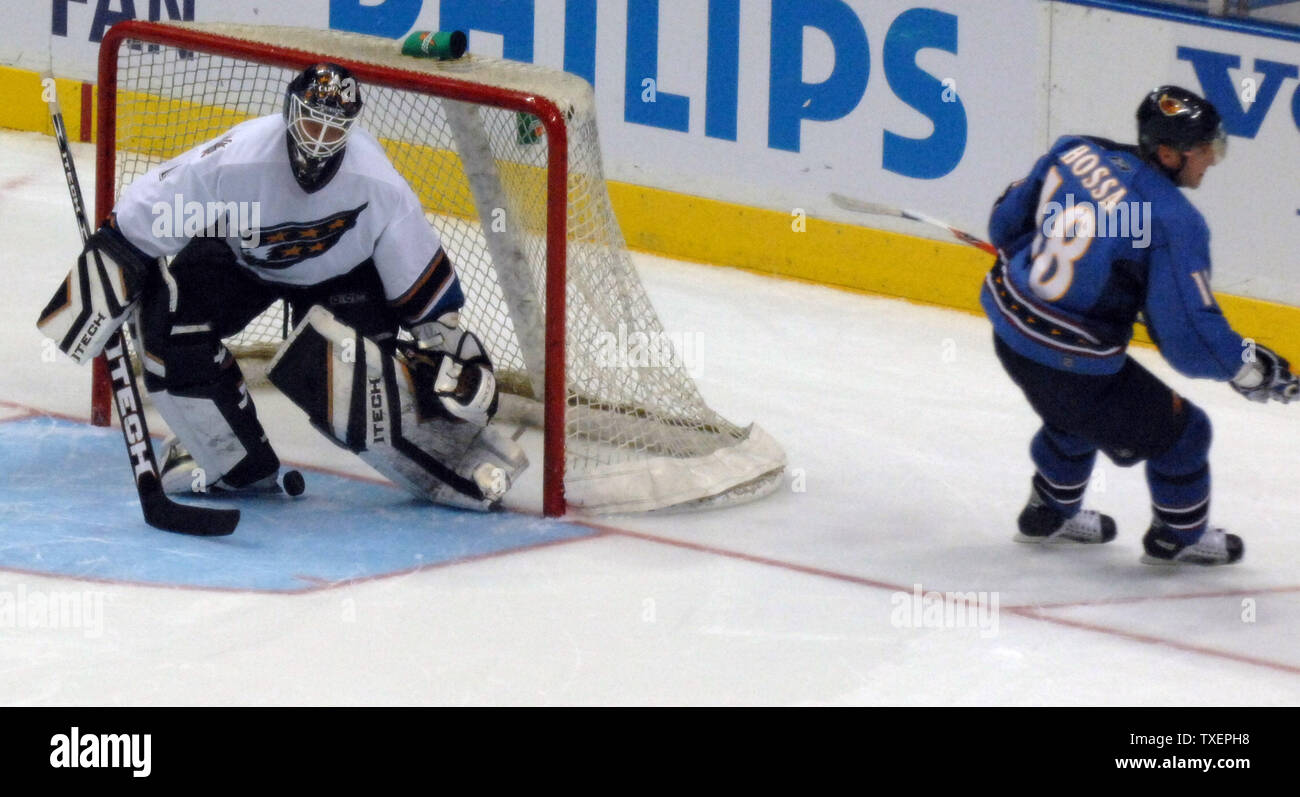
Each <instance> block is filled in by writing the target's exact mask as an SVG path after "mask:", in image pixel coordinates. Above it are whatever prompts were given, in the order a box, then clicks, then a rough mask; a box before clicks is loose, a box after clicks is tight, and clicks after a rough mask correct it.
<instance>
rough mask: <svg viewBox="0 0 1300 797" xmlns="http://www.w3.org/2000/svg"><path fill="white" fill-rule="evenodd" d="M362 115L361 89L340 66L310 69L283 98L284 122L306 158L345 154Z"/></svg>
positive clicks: (312, 67)
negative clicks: (352, 131) (359, 116)
mask: <svg viewBox="0 0 1300 797" xmlns="http://www.w3.org/2000/svg"><path fill="white" fill-rule="evenodd" d="M360 113H361V88H360V87H359V86H358V85H357V81H356V78H354V77H352V73H351V72H349V71H348V70H347V69H346V68H344V67H342V66H339V65H338V64H329V63H322V64H316V65H315V66H310V67H307V68H306V69H304V70H303V71H302V72H301V73H299V74H298V76H297V77H295V78H294V79H293V80H292V81H291V82H290V83H289V88H288V90H286V91H285V95H284V121H285V124H286V125H287V126H288V128H289V137H290V139H292V141H293V143H294V146H295V147H297V149H298V152H299V153H300V155H301V156H302V157H303V158H306V159H311V160H319V159H322V158H328V157H330V156H331V155H335V154H337V153H339V152H342V151H343V148H344V147H345V146H346V145H347V142H348V132H349V131H350V130H351V129H352V124H353V122H355V121H356V119H357V116H358V115H359V114H360Z"/></svg>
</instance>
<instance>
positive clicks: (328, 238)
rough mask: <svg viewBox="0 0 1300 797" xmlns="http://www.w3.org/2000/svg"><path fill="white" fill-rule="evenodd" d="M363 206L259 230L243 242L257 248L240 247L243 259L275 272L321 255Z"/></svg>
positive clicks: (336, 240)
mask: <svg viewBox="0 0 1300 797" xmlns="http://www.w3.org/2000/svg"><path fill="white" fill-rule="evenodd" d="M367 205H369V203H366V204H363V205H362V206H361V207H358V208H353V209H352V210H344V211H341V212H339V213H335V214H334V215H332V216H327V217H325V218H323V219H319V220H317V221H307V222H298V221H291V222H287V223H285V224H277V225H275V226H274V227H263V228H262V229H261V230H258V231H257V232H258V236H257V237H256V238H253V237H252V236H251V235H250V236H246V237H245V240H256V241H258V242H259V245H258V246H256V247H254V248H251V249H250V248H248V247H243V248H242V253H243V256H244V260H245V262H247V263H248V264H249V265H250V266H257V267H258V268H266V269H276V270H279V269H286V268H291V267H293V266H294V265H297V264H298V263H301V262H302V261H304V260H306V259H308V258H312V257H316V256H317V255H322V254H324V253H325V252H328V251H329V250H330V248H331V247H333V246H334V244H336V243H338V242H339V239H340V238H342V237H343V234H344V233H346V232H347V231H348V230H350V229H352V228H353V227H355V226H356V225H357V217H358V216H360V215H361V211H363V210H365V209H366V207H367Z"/></svg>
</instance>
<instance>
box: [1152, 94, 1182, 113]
mask: <svg viewBox="0 0 1300 797" xmlns="http://www.w3.org/2000/svg"><path fill="white" fill-rule="evenodd" d="M1158 105H1159V107H1160V112H1161V113H1163V114H1164V115H1165V116H1177V115H1178V114H1180V113H1187V111H1188V107H1187V104H1186V103H1184V102H1183V101H1182V100H1180V99H1178V98H1177V97H1170V96H1169V95H1168V94H1161V95H1160V100H1159V101H1158Z"/></svg>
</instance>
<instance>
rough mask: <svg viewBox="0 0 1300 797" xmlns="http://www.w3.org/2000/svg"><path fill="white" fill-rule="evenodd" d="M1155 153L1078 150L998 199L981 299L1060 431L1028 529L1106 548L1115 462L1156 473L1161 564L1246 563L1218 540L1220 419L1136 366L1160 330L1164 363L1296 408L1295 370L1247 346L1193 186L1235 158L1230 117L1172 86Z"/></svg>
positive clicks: (1009, 362) (1041, 454)
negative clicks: (1105, 478)
mask: <svg viewBox="0 0 1300 797" xmlns="http://www.w3.org/2000/svg"><path fill="white" fill-rule="evenodd" d="M1137 123H1138V145H1137V146H1136V147H1133V146H1126V145H1121V144H1117V143H1115V142H1112V141H1107V140H1104V139H1100V138H1094V137H1086V136H1064V137H1062V138H1060V139H1059V140H1057V142H1056V143H1055V144H1054V145H1053V146H1052V148H1051V150H1049V151H1048V153H1047V154H1046V155H1044V156H1043V157H1042V158H1040V159H1039V161H1038V163H1037V164H1035V166H1034V169H1033V171H1032V172H1030V173H1029V176H1028V177H1026V178H1025V179H1023V180H1020V181H1017V182H1016V183H1013V184H1012V185H1011V186H1010V187H1008V188H1007V190H1006V191H1005V192H1004V193H1003V195H1002V197H1001V198H1000V199H998V201H997V203H996V204H995V205H994V207H993V213H992V217H991V219H990V221H989V233H990V238H991V240H992V242H993V244H994V245H995V246H996V247H997V248H998V250H999V252H1000V253H1001V256H1000V257H999V258H998V262H997V263H996V264H995V265H994V267H993V269H992V271H990V272H989V274H988V276H987V277H986V279H985V281H984V287H983V291H982V293H981V297H980V301H981V303H982V304H983V306H984V310H985V312H986V313H987V314H988V316H989V318H990V319H991V320H992V322H993V329H994V333H995V334H994V346H995V348H996V350H997V355H998V358H999V359H1000V360H1001V361H1002V365H1003V367H1004V368H1005V369H1006V371H1007V373H1008V374H1009V375H1010V376H1011V378H1012V380H1014V381H1015V382H1016V384H1017V385H1019V386H1020V388H1021V390H1022V391H1023V392H1024V394H1025V397H1026V398H1027V399H1028V400H1029V403H1030V405H1031V406H1032V407H1033V408H1034V410H1035V411H1036V412H1037V413H1038V415H1039V416H1040V417H1041V418H1042V420H1043V425H1042V427H1041V428H1040V429H1039V431H1038V433H1037V434H1036V435H1035V436H1034V438H1033V441H1032V443H1031V444H1030V454H1031V457H1032V459H1033V461H1034V465H1035V468H1036V471H1037V472H1036V473H1035V474H1034V476H1033V481H1032V489H1031V493H1030V498H1029V503H1028V505H1027V506H1026V507H1025V509H1024V511H1023V512H1021V514H1020V518H1019V529H1020V530H1019V534H1018V535H1017V539H1018V540H1021V541H1024V542H1079V543H1103V542H1109V541H1110V540H1112V539H1114V537H1115V522H1114V520H1112V519H1111V518H1110V517H1108V516H1106V515H1103V514H1100V513H1098V512H1094V511H1089V510H1083V509H1081V504H1082V502H1083V494H1084V490H1085V489H1086V488H1087V485H1088V480H1089V477H1090V475H1091V473H1092V469H1093V464H1094V462H1095V461H1096V458H1097V452H1098V451H1103V452H1105V453H1106V454H1107V455H1108V456H1109V457H1110V458H1111V459H1112V460H1113V461H1114V462H1115V463H1116V464H1119V465H1122V466H1130V465H1134V464H1137V463H1138V462H1145V463H1146V478H1147V483H1148V486H1149V488H1150V491H1151V504H1152V511H1153V518H1152V522H1151V526H1150V528H1149V529H1148V531H1147V533H1146V536H1145V537H1144V538H1143V541H1142V542H1143V548H1144V549H1145V555H1144V556H1143V561H1144V562H1147V563H1148V564H1197V565H1219V564H1229V563H1232V562H1236V561H1238V560H1239V559H1241V556H1242V553H1243V550H1244V546H1243V544H1242V541H1241V538H1240V537H1238V536H1237V535H1235V534H1228V533H1226V532H1224V531H1223V530H1222V529H1218V528H1213V527H1210V526H1209V523H1208V521H1209V508H1210V471H1209V465H1208V459H1207V455H1208V452H1209V447H1210V438H1211V432H1210V419H1209V417H1208V416H1207V415H1206V414H1205V412H1204V411H1203V410H1201V409H1200V408H1199V407H1197V406H1196V405H1194V404H1192V403H1191V402H1190V401H1188V400H1187V399H1186V398H1184V397H1182V396H1180V395H1178V394H1177V393H1175V392H1174V391H1173V390H1171V389H1170V388H1169V387H1167V386H1166V385H1165V384H1164V383H1163V382H1161V381H1160V380H1159V379H1157V378H1156V377H1155V376H1153V375H1152V374H1151V373H1150V372H1149V371H1147V370H1146V369H1145V368H1143V367H1142V366H1141V365H1139V364H1138V363H1137V362H1136V361H1134V360H1133V359H1132V358H1131V357H1129V356H1128V354H1127V353H1126V350H1127V347H1128V343H1129V339H1130V338H1131V336H1132V331H1133V322H1134V321H1135V320H1137V319H1138V318H1139V315H1140V316H1141V317H1142V318H1143V320H1144V321H1145V323H1146V324H1147V327H1148V329H1149V330H1150V333H1151V337H1152V339H1153V340H1155V341H1156V343H1157V345H1158V346H1159V348H1160V352H1161V354H1162V355H1163V356H1164V357H1165V359H1166V360H1168V361H1169V363H1170V364H1171V365H1173V366H1174V368H1176V369H1177V370H1178V371H1180V372H1182V373H1184V374H1186V375H1188V376H1192V377H1202V378H1207V379H1216V380H1221V381H1226V382H1228V383H1230V384H1231V386H1232V387H1233V388H1234V389H1235V390H1236V391H1237V392H1238V393H1241V394H1242V395H1244V396H1245V397H1247V398H1249V399H1251V400H1254V401H1268V400H1269V399H1274V400H1278V401H1284V402H1285V401H1290V400H1292V399H1294V398H1297V396H1298V395H1300V382H1297V379H1296V377H1295V376H1294V375H1292V373H1291V370H1290V366H1289V364H1288V363H1287V361H1286V360H1285V359H1283V358H1282V357H1280V356H1279V355H1278V354H1276V353H1274V352H1273V351H1271V350H1270V349H1268V348H1266V347H1264V346H1263V345H1260V344H1258V343H1255V342H1254V341H1252V340H1249V339H1243V338H1242V336H1241V335H1239V334H1237V333H1236V332H1235V331H1233V329H1232V328H1231V326H1229V324H1228V322H1227V320H1226V319H1225V318H1224V316H1223V314H1222V312H1221V311H1220V309H1219V306H1218V303H1217V302H1216V301H1215V299H1214V296H1213V294H1212V293H1211V292H1210V254H1209V229H1208V227H1207V226H1206V223H1205V220H1204V219H1203V218H1202V216H1201V214H1200V213H1199V212H1198V211H1197V210H1196V208H1195V207H1193V206H1192V204H1191V203H1190V202H1189V201H1188V200H1187V198H1186V197H1185V196H1184V195H1183V193H1182V192H1181V191H1180V190H1179V189H1180V188H1196V187H1197V186H1199V185H1200V184H1201V180H1202V178H1203V177H1204V176H1205V173H1206V171H1207V170H1208V169H1209V168H1210V167H1211V166H1212V165H1214V164H1215V163H1218V162H1219V161H1220V160H1221V159H1222V158H1223V156H1224V154H1225V150H1226V138H1225V136H1224V132H1223V127H1222V124H1221V122H1220V118H1219V114H1218V112H1217V111H1216V110H1215V109H1214V106H1213V105H1212V104H1211V103H1209V102H1208V101H1206V100H1205V99H1203V98H1201V97H1199V96H1197V95H1196V94H1194V93H1193V92H1190V91H1188V90H1186V89H1182V88H1178V87H1177V86H1162V87H1160V88H1158V89H1156V90H1154V91H1152V92H1151V93H1150V94H1149V95H1147V97H1146V98H1145V99H1144V100H1143V101H1142V103H1141V105H1140V106H1139V107H1138V111H1137Z"/></svg>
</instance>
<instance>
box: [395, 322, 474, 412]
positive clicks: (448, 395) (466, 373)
mask: <svg viewBox="0 0 1300 797" xmlns="http://www.w3.org/2000/svg"><path fill="white" fill-rule="evenodd" d="M443 318H444V319H445V318H446V316H443ZM431 324H437V325H438V326H439V327H440V329H439V330H438V331H437V332H438V334H439V335H440V336H441V337H440V339H439V340H437V341H436V342H437V343H438V344H440V345H439V347H438V348H430V347H428V346H427V345H425V346H421V345H416V344H413V343H410V342H406V341H399V343H398V354H399V356H400V357H401V358H402V359H403V360H404V361H405V362H406V365H407V367H408V368H409V369H410V373H411V380H412V381H413V382H414V383H415V397H416V402H417V403H418V405H419V411H420V415H421V416H424V417H441V418H447V419H450V420H452V421H453V422H467V423H472V424H474V425H475V426H486V425H487V422H488V421H489V420H491V418H492V416H493V415H495V414H496V410H497V383H496V377H495V376H494V375H493V372H492V363H491V361H490V360H489V359H488V356H487V354H486V353H485V352H484V351H483V345H482V343H480V342H479V339H478V337H477V336H476V335H474V334H473V333H472V332H466V331H464V330H462V329H460V328H459V326H451V325H449V324H445V323H443V321H442V320H441V319H440V320H439V321H435V322H431ZM431 324H423V325H421V326H422V327H425V328H427V327H429V326H430V325H431ZM421 331H424V332H427V331H428V330H427V329H423V330H421ZM417 334H418V333H417ZM441 344H451V345H450V347H449V348H448V349H444V348H442V347H441Z"/></svg>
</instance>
